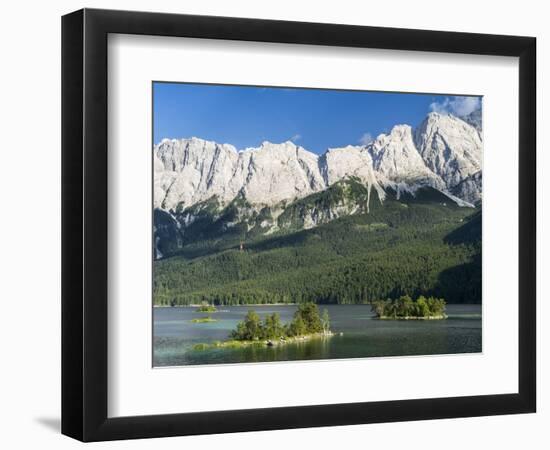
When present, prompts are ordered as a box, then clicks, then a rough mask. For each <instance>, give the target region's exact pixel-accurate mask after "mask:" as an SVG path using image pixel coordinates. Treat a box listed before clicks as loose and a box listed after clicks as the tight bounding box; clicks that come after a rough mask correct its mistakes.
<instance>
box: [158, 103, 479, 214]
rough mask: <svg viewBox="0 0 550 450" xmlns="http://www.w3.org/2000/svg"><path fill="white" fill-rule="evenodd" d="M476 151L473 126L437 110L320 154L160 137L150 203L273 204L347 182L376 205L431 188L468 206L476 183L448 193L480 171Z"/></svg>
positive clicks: (170, 207)
mask: <svg viewBox="0 0 550 450" xmlns="http://www.w3.org/2000/svg"><path fill="white" fill-rule="evenodd" d="M481 149H482V140H481V135H480V133H479V132H478V130H477V128H476V127H474V126H472V125H470V124H469V123H467V122H466V121H465V120H462V119H460V118H458V117H455V116H452V115H444V114H439V113H430V114H428V116H427V117H426V119H425V120H424V121H423V122H422V123H421V124H420V125H419V126H418V127H417V128H416V129H412V127H410V126H409V125H404V124H401V125H396V126H394V127H393V128H392V130H391V132H390V133H388V134H380V135H379V136H378V137H377V138H376V139H374V140H373V141H372V142H370V143H368V144H367V145H347V146H344V147H336V148H328V149H327V150H326V151H325V152H324V153H323V154H322V155H317V154H315V153H313V152H310V151H308V150H307V149H305V148H304V147H302V146H299V145H296V144H295V143H293V142H291V141H286V142H283V143H280V144H274V143H271V142H268V141H264V142H262V144H261V145H260V146H259V147H249V148H246V149H244V150H237V148H236V147H234V146H233V145H231V144H220V143H217V142H215V141H208V140H203V139H200V138H197V137H192V138H189V139H186V138H185V139H163V140H161V141H160V143H159V144H157V145H155V146H154V170H155V196H154V206H155V208H160V209H163V210H166V211H174V210H175V209H176V207H178V206H181V207H184V208H186V207H190V206H193V205H194V204H197V203H200V202H203V201H206V200H208V199H210V198H212V197H217V198H218V199H219V201H220V202H221V203H222V204H229V203H230V202H231V201H232V200H233V199H235V198H236V197H237V196H238V195H244V197H245V198H246V199H247V200H248V201H249V202H250V203H251V204H257V205H268V206H273V205H275V204H277V203H280V202H281V201H293V200H297V199H299V198H304V197H306V196H308V195H311V194H313V193H316V192H320V191H322V190H325V189H327V188H328V187H329V186H331V185H332V184H334V183H335V182H337V181H340V180H343V179H345V178H349V177H357V178H359V179H360V180H361V181H362V182H363V183H364V184H365V185H366V186H367V187H369V186H370V187H372V188H374V189H376V191H377V192H378V194H379V196H380V198H381V200H383V197H384V189H385V188H387V187H392V188H396V187H398V186H401V188H405V189H407V190H412V191H414V190H415V189H416V188H417V187H418V186H431V187H434V188H436V189H439V190H441V191H446V192H448V193H450V194H453V195H457V196H458V197H459V198H461V199H462V200H465V201H467V202H469V203H475V202H478V201H479V200H480V199H481V186H480V185H479V186H478V184H476V183H474V184H470V185H469V186H468V189H465V190H460V189H454V188H455V187H456V186H457V185H458V184H460V183H461V182H462V181H464V180H465V179H467V178H468V177H471V176H472V175H474V174H475V173H476V172H480V171H481V151H482V150H481ZM479 178H480V177H479ZM461 195H462V197H461Z"/></svg>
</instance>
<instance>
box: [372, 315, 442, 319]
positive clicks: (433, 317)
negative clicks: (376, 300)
mask: <svg viewBox="0 0 550 450" xmlns="http://www.w3.org/2000/svg"><path fill="white" fill-rule="evenodd" d="M448 317H449V316H448V315H447V314H441V315H437V316H428V317H421V316H418V317H417V316H403V317H397V316H396V317H394V316H380V317H376V319H377V320H445V319H447V318H448Z"/></svg>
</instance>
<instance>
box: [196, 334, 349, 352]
mask: <svg viewBox="0 0 550 450" xmlns="http://www.w3.org/2000/svg"><path fill="white" fill-rule="evenodd" d="M337 334H338V335H342V334H343V333H337ZM335 335H336V333H333V332H332V331H329V332H328V333H313V334H306V335H303V336H295V337H288V338H285V339H261V340H256V341H240V340H236V339H230V340H227V341H215V342H212V343H199V344H195V345H194V346H193V350H194V351H202V350H210V349H213V348H240V347H249V346H253V345H257V346H262V347H264V346H265V347H278V346H281V345H287V344H292V343H295V342H305V341H309V340H311V339H325V338H330V337H332V336H335Z"/></svg>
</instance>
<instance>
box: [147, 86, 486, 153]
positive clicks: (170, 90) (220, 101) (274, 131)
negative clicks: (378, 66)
mask: <svg viewBox="0 0 550 450" xmlns="http://www.w3.org/2000/svg"><path fill="white" fill-rule="evenodd" d="M478 105H479V98H478V97H453V96H445V95H433V94H402V93H386V92H357V91H337V90H321V89H287V88H266V87H248V86H223V85H204V84H184V83H156V82H155V83H154V84H153V116H154V118H153V128H154V129H153V140H154V142H155V143H156V142H159V141H160V140H161V139H163V138H188V137H192V136H195V137H199V138H202V139H207V140H213V141H216V142H220V143H228V144H232V145H234V146H235V147H237V148H238V149H244V148H246V147H257V146H259V145H260V144H261V143H262V142H263V141H271V142H284V141H287V140H292V141H294V142H295V143H296V144H298V145H301V146H303V147H305V148H306V149H308V150H310V151H314V152H316V153H319V154H321V153H323V152H324V151H325V150H326V149H327V148H329V147H341V146H345V145H348V144H351V145H357V144H360V143H366V142H367V141H368V140H369V139H370V138H371V137H376V136H377V135H378V134H380V133H386V132H389V131H390V130H391V128H392V127H393V126H394V125H397V124H402V123H406V124H409V125H411V126H413V127H414V126H416V125H418V124H419V123H420V122H421V121H422V120H423V118H424V117H425V116H426V114H428V113H429V112H430V111H434V110H435V111H439V112H452V113H454V114H461V113H465V112H466V113H467V112H469V110H473V109H474V108H475V107H477V106H478Z"/></svg>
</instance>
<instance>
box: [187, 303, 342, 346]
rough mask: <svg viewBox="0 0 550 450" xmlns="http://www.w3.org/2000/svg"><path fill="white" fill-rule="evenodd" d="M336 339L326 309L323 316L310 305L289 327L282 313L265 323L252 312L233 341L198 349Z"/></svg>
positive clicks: (300, 309)
mask: <svg viewBox="0 0 550 450" xmlns="http://www.w3.org/2000/svg"><path fill="white" fill-rule="evenodd" d="M332 335H333V333H332V331H331V330H330V317H329V314H328V311H327V310H326V309H325V310H324V312H323V315H322V316H321V315H320V314H319V308H318V307H317V305H316V304H315V303H312V302H308V303H302V304H300V305H298V309H297V311H296V312H295V313H294V317H293V319H292V321H291V322H290V323H287V324H283V323H282V322H281V317H280V315H279V313H273V314H269V315H267V316H266V317H265V319H264V320H262V319H261V318H260V316H259V315H258V313H257V312H256V311H254V310H252V309H251V310H249V311H248V313H247V314H246V316H245V318H244V320H243V321H242V322H239V324H238V325H237V328H235V330H233V331H232V332H231V334H230V336H229V337H230V339H229V340H227V341H223V342H220V341H216V342H214V343H212V344H197V345H195V347H194V349H195V350H205V349H208V348H213V347H241V346H245V345H251V344H258V345H268V346H275V345H281V344H286V343H289V342H296V341H302V340H307V339H311V338H314V337H330V336H332Z"/></svg>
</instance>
